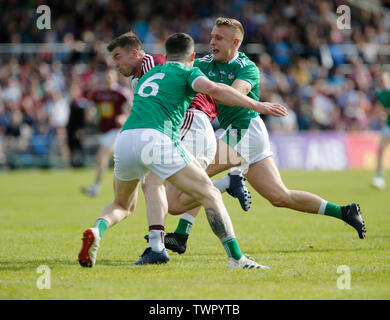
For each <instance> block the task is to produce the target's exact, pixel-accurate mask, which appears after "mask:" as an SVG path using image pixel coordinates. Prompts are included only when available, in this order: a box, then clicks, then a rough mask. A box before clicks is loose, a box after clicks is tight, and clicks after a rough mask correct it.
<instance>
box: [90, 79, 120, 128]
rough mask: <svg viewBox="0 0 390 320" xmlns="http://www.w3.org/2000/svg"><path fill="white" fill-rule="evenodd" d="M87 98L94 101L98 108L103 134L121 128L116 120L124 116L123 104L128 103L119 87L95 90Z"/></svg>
mask: <svg viewBox="0 0 390 320" xmlns="http://www.w3.org/2000/svg"><path fill="white" fill-rule="evenodd" d="M87 98H88V99H89V100H92V101H94V102H95V104H96V106H97V108H98V113H99V130H100V132H101V133H105V132H107V131H110V130H111V129H114V128H117V129H119V128H120V127H121V126H120V124H119V123H118V122H117V121H116V118H117V116H119V115H121V114H123V104H124V103H125V102H127V99H126V96H125V95H124V94H123V91H121V90H120V89H119V87H118V88H115V89H108V88H101V89H97V90H94V91H92V92H89V93H88V94H87Z"/></svg>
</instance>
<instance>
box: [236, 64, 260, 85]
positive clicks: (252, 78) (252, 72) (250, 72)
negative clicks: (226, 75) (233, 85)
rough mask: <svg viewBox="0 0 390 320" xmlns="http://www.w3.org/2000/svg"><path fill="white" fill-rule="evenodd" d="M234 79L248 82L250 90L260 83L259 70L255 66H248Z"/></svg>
mask: <svg viewBox="0 0 390 320" xmlns="http://www.w3.org/2000/svg"><path fill="white" fill-rule="evenodd" d="M236 79H241V80H245V81H247V82H249V84H250V85H251V88H253V87H254V86H256V84H258V83H259V81H260V71H259V68H258V67H257V66H256V65H255V64H249V65H248V66H245V67H243V68H241V69H240V71H239V72H238V74H237V76H236Z"/></svg>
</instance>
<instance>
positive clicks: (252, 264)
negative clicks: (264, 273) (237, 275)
mask: <svg viewBox="0 0 390 320" xmlns="http://www.w3.org/2000/svg"><path fill="white" fill-rule="evenodd" d="M227 266H228V268H230V269H269V267H267V266H262V265H261V264H258V263H257V262H256V261H255V260H254V259H253V258H252V257H251V256H248V255H246V254H244V255H243V256H242V257H241V258H240V259H239V260H236V259H233V258H229V260H228V264H227Z"/></svg>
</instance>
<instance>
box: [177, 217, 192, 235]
mask: <svg viewBox="0 0 390 320" xmlns="http://www.w3.org/2000/svg"><path fill="white" fill-rule="evenodd" d="M194 219H195V218H194V217H193V216H191V215H190V214H188V213H183V214H182V215H181V216H180V220H179V223H178V225H177V227H176V230H175V233H179V234H183V235H185V236H188V235H190V231H191V228H192V224H193V222H194Z"/></svg>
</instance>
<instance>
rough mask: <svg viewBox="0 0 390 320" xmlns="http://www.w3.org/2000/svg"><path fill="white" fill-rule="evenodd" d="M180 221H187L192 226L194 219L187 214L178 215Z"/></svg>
mask: <svg viewBox="0 0 390 320" xmlns="http://www.w3.org/2000/svg"><path fill="white" fill-rule="evenodd" d="M180 219H184V220H187V221H188V222H191V223H192V224H193V223H194V221H195V217H194V216H192V215H190V214H189V213H183V214H182V215H180Z"/></svg>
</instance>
